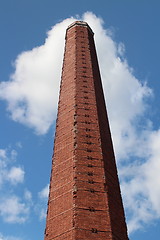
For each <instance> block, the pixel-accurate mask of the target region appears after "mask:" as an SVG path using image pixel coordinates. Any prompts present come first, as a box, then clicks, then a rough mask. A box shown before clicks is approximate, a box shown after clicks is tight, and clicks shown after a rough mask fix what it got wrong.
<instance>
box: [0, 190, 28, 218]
mask: <svg viewBox="0 0 160 240" xmlns="http://www.w3.org/2000/svg"><path fill="white" fill-rule="evenodd" d="M28 214H29V207H28V206H27V205H26V204H25V203H23V202H21V200H20V199H19V198H18V197H17V196H14V195H13V196H9V197H7V198H5V199H0V216H1V217H2V218H3V220H4V221H5V222H8V223H24V222H25V221H26V220H27V218H28Z"/></svg>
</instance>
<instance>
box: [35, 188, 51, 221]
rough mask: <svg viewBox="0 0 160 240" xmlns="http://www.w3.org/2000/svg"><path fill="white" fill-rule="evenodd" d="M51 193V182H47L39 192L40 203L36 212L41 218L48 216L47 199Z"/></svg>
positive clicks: (36, 207)
mask: <svg viewBox="0 0 160 240" xmlns="http://www.w3.org/2000/svg"><path fill="white" fill-rule="evenodd" d="M48 194H49V184H47V185H46V186H45V187H44V188H43V189H42V190H41V191H40V192H39V193H38V198H39V199H38V203H37V205H36V206H35V212H36V213H37V215H38V216H39V219H40V220H44V219H45V218H46V208H47V199H48Z"/></svg>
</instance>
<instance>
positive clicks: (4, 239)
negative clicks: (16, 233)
mask: <svg viewBox="0 0 160 240" xmlns="http://www.w3.org/2000/svg"><path fill="white" fill-rule="evenodd" d="M0 240H22V239H20V238H18V237H13V236H4V235H3V234H2V233H0Z"/></svg>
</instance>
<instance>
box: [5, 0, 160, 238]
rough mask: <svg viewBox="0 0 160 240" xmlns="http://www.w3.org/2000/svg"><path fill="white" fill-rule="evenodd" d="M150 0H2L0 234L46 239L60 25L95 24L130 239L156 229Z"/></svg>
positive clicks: (155, 20) (154, 50) (158, 193)
mask: <svg viewBox="0 0 160 240" xmlns="http://www.w3.org/2000/svg"><path fill="white" fill-rule="evenodd" d="M159 8H160V3H159V1H158V0H157V1H156V0H152V1H151V0H148V1H145V0H121V1H119V0H112V1H111V0H106V1H101V0H99V1H90V0H89V1H84V0H81V2H76V1H70V0H69V1H64V2H63V1H58V2H56V1H53V0H45V1H44V0H34V1H33V0H28V1H26V0H14V1H13V0H5V1H4V0H1V1H0V31H1V39H0V43H1V44H0V136H1V141H0V240H33V239H39V240H42V239H43V232H44V228H45V207H46V203H47V189H48V188H47V187H48V183H49V177H50V167H51V156H52V151H53V136H54V130H55V119H56V106H57V105H56V104H57V97H58V86H59V80H60V74H61V64H62V56H63V47H64V33H65V28H66V27H67V25H69V24H70V23H71V22H72V21H74V19H81V20H85V21H87V22H88V23H89V25H90V26H91V28H92V29H93V31H94V32H95V41H96V47H97V52H98V58H99V64H100V69H101V74H102V80H103V85H104V91H105V96H106V100H107V107H108V113H109V119H110V124H111V130H112V136H113V141H114V147H115V153H116V158H117V162H118V169H119V176H120V179H121V187H122V193H123V199H124V205H125V209H126V216H127V223H128V228H129V231H130V239H131V240H139V239H146V240H148V239H158V237H159V235H160V230H159V224H160V210H159V206H160V200H159V199H160V177H159V172H160V160H159V156H160V147H159V146H160V124H159V116H160V110H159V102H160V96H159V87H160V85H159V75H160V68H159V65H158V63H159V52H160V48H159V42H160V30H159V21H160V16H159Z"/></svg>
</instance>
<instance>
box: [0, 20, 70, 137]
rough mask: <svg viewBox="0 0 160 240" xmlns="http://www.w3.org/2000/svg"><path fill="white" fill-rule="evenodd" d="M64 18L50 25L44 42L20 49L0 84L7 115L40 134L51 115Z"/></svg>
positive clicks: (60, 55)
mask: <svg viewBox="0 0 160 240" xmlns="http://www.w3.org/2000/svg"><path fill="white" fill-rule="evenodd" d="M72 21H73V20H72V19H67V20H65V21H63V22H62V23H59V24H57V25H56V26H54V27H53V28H52V29H51V30H50V31H49V32H48V33H47V38H46V40H45V43H44V45H42V46H40V47H36V48H34V49H32V50H31V51H27V52H23V53H21V54H20V55H19V56H18V57H17V59H16V61H15V72H14V74H12V75H11V77H10V81H8V82H2V83H1V84H0V98H1V99H5V100H7V102H8V111H9V112H10V114H11V118H12V119H13V120H15V121H18V122H20V123H23V124H25V125H27V126H29V127H31V128H34V129H35V131H36V133H37V134H44V133H46V132H47V131H48V129H49V127H50V126H51V124H52V123H53V120H54V119H55V111H56V106H57V99H58V89H59V83H60V81H59V80H60V78H61V67H62V56H63V51H64V36H65V28H66V27H67V26H68V25H69V24H70V23H71V22H72Z"/></svg>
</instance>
